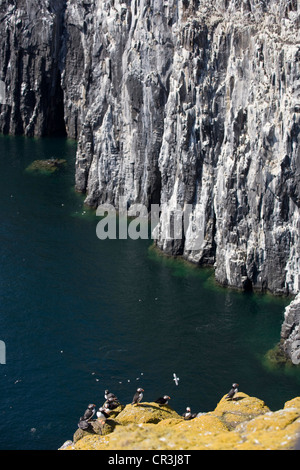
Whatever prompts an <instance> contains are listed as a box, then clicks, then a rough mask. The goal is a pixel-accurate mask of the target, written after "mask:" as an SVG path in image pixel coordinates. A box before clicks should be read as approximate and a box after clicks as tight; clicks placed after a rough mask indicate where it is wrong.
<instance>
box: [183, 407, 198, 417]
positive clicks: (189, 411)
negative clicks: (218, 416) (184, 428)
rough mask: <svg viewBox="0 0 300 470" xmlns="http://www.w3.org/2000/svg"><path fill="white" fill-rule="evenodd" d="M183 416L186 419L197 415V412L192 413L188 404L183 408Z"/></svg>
mask: <svg viewBox="0 0 300 470" xmlns="http://www.w3.org/2000/svg"><path fill="white" fill-rule="evenodd" d="M182 416H183V418H184V419H186V420H190V419H194V418H196V416H197V413H192V412H191V408H190V407H189V406H188V407H187V408H186V410H185V413H183V415H182Z"/></svg>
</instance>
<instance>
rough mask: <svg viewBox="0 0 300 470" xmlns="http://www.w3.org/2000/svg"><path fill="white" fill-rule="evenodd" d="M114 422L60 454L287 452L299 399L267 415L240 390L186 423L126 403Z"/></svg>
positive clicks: (299, 420) (299, 417)
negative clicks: (106, 429)
mask: <svg viewBox="0 0 300 470" xmlns="http://www.w3.org/2000/svg"><path fill="white" fill-rule="evenodd" d="M95 421H96V420H95ZM110 421H112V420H110ZM114 423H115V426H114V427H113V428H112V431H111V432H110V433H105V434H102V433H101V431H100V432H99V434H95V433H89V434H86V435H84V436H82V438H81V439H79V440H78V439H75V442H74V440H73V441H67V442H66V443H65V445H63V446H62V447H61V450H106V451H107V450H135V451H137V450H158V451H160V450H179V449H180V450H290V449H294V448H295V446H296V443H297V439H298V438H299V437H300V398H295V399H293V400H291V401H289V402H287V403H286V404H285V405H284V408H283V409H282V410H278V411H274V412H272V411H270V409H269V408H268V407H267V406H266V404H265V403H264V402H263V401H262V400H260V399H258V398H255V397H250V396H248V395H246V394H245V393H242V392H239V393H238V394H237V395H236V397H235V398H234V400H232V401H228V400H226V399H225V396H224V397H223V398H222V399H221V400H220V402H219V403H218V405H217V407H216V408H215V410H214V411H211V412H208V413H199V415H198V416H197V417H196V418H194V419H192V420H189V421H185V420H184V419H183V418H182V417H181V416H180V415H178V414H177V413H176V411H174V410H173V409H172V408H171V407H170V406H168V405H166V406H162V407H158V406H157V404H156V403H141V404H140V405H139V406H136V407H135V406H132V405H127V406H126V407H125V408H124V409H123V411H121V412H120V413H119V414H118V415H117V416H116V417H115V418H114Z"/></svg>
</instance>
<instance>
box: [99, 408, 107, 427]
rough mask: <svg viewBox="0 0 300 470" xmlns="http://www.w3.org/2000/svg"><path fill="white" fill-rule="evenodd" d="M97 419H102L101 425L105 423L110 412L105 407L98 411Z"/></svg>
mask: <svg viewBox="0 0 300 470" xmlns="http://www.w3.org/2000/svg"><path fill="white" fill-rule="evenodd" d="M97 418H98V419H100V421H101V423H103V424H104V423H105V421H106V420H107V418H109V410H108V409H107V408H105V407H103V406H101V408H99V411H97Z"/></svg>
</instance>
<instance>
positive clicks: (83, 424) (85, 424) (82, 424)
mask: <svg viewBox="0 0 300 470" xmlns="http://www.w3.org/2000/svg"><path fill="white" fill-rule="evenodd" d="M95 407H96V405H94V404H90V405H89V406H88V407H87V409H86V411H85V412H84V415H83V416H81V417H80V418H79V423H78V427H79V428H80V429H83V430H86V429H88V428H89V426H90V425H89V421H90V420H91V419H92V418H93V416H94V414H95V412H96V408H95Z"/></svg>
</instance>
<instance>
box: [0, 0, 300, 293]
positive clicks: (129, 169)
mask: <svg viewBox="0 0 300 470" xmlns="http://www.w3.org/2000/svg"><path fill="white" fill-rule="evenodd" d="M299 13H300V12H299V6H298V2H297V1H296V0H280V1H278V0H215V1H213V2H211V1H210V0H193V1H189V2H188V1H186V0H170V1H165V0H126V1H125V0H124V1H121V0H103V1H100V0H85V1H77V0H76V1H75V0H43V1H42V2H37V1H34V0H26V1H25V0H14V1H13V0H2V1H1V4H0V15H1V16H0V40H1V46H2V47H1V52H0V80H2V81H3V82H4V83H5V85H6V95H7V101H6V103H5V104H2V105H1V106H0V131H2V132H4V133H11V134H18V133H23V134H26V135H29V136H32V135H47V134H50V135H53V134H63V135H64V134H66V135H68V136H69V137H72V138H76V139H77V140H78V152H77V159H76V188H77V190H78V191H82V192H84V193H86V203H87V204H88V205H90V206H92V207H97V206H98V205H99V204H101V203H103V202H108V203H112V204H114V205H115V206H116V207H118V203H119V198H120V197H121V196H122V197H124V198H125V199H126V201H127V203H128V206H130V205H131V204H133V203H142V204H144V205H146V206H147V208H148V209H149V210H150V209H151V205H152V204H159V205H160V207H161V218H160V224H159V226H158V227H157V231H156V235H155V238H156V239H155V242H156V244H157V246H158V247H159V248H160V249H162V250H163V251H165V252H167V253H169V254H172V255H181V256H183V257H185V258H186V259H188V260H190V261H192V262H193V263H197V264H208V265H212V266H214V267H215V273H216V278H217V280H218V281H219V282H220V283H221V284H223V285H228V286H233V287H238V288H244V289H259V290H262V291H266V290H269V291H271V292H272V293H276V294H296V293H297V292H298V291H299V287H300V285H299V283H300V277H299V275H300V260H299V255H300V223H299V209H300V171H299V168H300V151H299V141H298V140H299V112H300V79H299V77H300V73H299V59H300V37H299V30H300V28H299V26H300V19H299V18H300V15H299ZM187 206H188V207H189V213H188V223H187V226H186V230H185V231H184V236H183V237H181V238H179V239H174V238H173V239H172V237H171V238H170V239H168V238H167V237H165V233H166V232H165V230H164V228H165V225H166V223H168V224H170V214H173V217H174V213H175V212H176V210H177V209H178V208H179V209H180V210H181V211H184V210H185V208H186V207H187Z"/></svg>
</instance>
